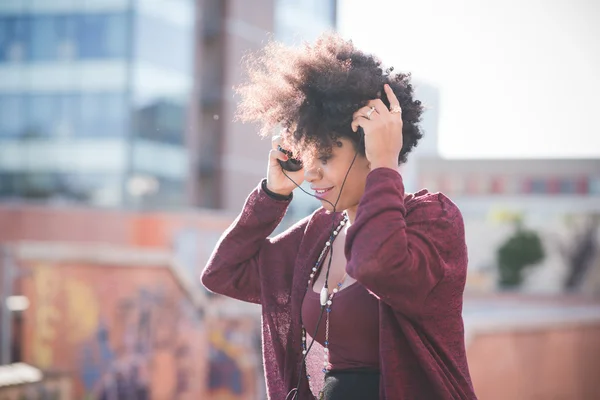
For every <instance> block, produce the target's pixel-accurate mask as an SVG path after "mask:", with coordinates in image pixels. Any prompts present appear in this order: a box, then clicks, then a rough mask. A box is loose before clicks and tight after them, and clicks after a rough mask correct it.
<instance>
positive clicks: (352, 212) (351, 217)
mask: <svg viewBox="0 0 600 400" xmlns="http://www.w3.org/2000/svg"><path fill="white" fill-rule="evenodd" d="M357 208H358V204H357V205H355V206H354V207H350V208H348V209H346V210H345V212H346V214H347V215H348V225H352V224H353V223H354V219H355V218H356V209H357Z"/></svg>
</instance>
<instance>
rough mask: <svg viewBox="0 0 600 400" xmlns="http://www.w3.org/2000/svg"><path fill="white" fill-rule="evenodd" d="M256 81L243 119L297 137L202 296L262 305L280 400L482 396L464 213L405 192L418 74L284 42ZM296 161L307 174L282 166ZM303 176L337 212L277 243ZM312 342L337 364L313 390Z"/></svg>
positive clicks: (340, 47)
mask: <svg viewBox="0 0 600 400" xmlns="http://www.w3.org/2000/svg"><path fill="white" fill-rule="evenodd" d="M248 70H249V76H250V80H249V82H248V83H247V84H246V85H244V86H242V87H241V88H240V90H239V91H240V94H241V96H242V102H241V105H240V117H241V118H242V120H244V121H252V122H259V123H261V124H262V131H261V133H263V134H264V135H268V134H269V133H270V132H271V130H272V128H274V127H276V126H282V127H283V132H282V133H281V136H279V137H276V138H275V139H274V140H273V149H272V150H271V152H270V155H269V164H268V171H267V178H266V179H264V180H263V181H262V182H261V183H260V184H259V185H258V186H257V188H256V189H255V190H254V191H253V192H252V193H251V194H250V196H249V197H248V199H247V200H246V203H245V205H244V208H243V210H242V212H241V214H240V215H239V217H238V218H237V219H236V220H235V222H234V223H233V224H232V226H231V227H230V228H229V229H228V230H227V231H226V232H225V233H224V235H223V236H222V237H221V239H220V241H219V243H218V245H217V247H216V249H215V251H214V253H213V254H212V256H211V258H210V260H209V262H208V264H207V266H206V268H205V270H204V272H203V274H202V283H203V284H204V285H205V286H206V287H207V288H208V289H209V290H211V291H214V292H216V293H220V294H223V295H226V296H230V297H233V298H236V299H240V300H244V301H249V302H253V303H258V304H261V305H262V331H263V356H264V362H265V375H266V382H267V389H268V394H269V398H270V399H277V400H280V399H281V400H283V399H290V398H296V399H313V398H314V397H313V396H316V397H317V398H324V399H328V400H332V399H345V400H351V399H362V400H364V399H385V400H392V399H411V400H412V399H474V398H476V397H475V394H474V392H473V388H472V384H471V379H470V376H469V371H468V367H467V360H466V356H465V348H464V331H463V322H462V316H461V312H462V295H463V290H464V285H465V278H466V269H467V251H466V246H465V238H464V228H463V220H462V216H461V214H460V211H459V210H458V208H457V207H456V206H455V205H454V204H453V203H452V202H451V201H450V200H449V199H448V198H446V197H445V196H444V195H443V194H440V193H435V194H434V193H429V192H427V191H426V190H421V191H419V192H417V193H414V194H406V193H405V192H404V186H403V182H402V177H401V175H400V174H399V173H398V171H397V170H398V165H399V164H400V163H403V162H405V161H406V157H407V154H408V153H409V152H410V151H411V149H412V148H413V147H414V146H416V144H417V142H418V140H419V139H420V138H421V131H420V128H419V126H418V123H419V121H420V116H421V112H422V106H421V103H420V102H419V101H418V100H414V99H413V90H412V86H411V85H410V76H409V75H405V74H394V73H393V72H392V70H385V71H384V70H383V69H382V68H381V63H380V62H379V61H378V60H377V59H376V58H374V57H373V56H371V55H367V54H364V53H362V52H360V51H359V50H357V49H355V48H354V46H353V44H352V43H351V42H347V41H344V40H343V39H342V38H340V37H339V36H337V35H334V34H327V35H324V36H323V37H321V38H320V39H319V40H318V41H317V42H316V43H315V44H314V45H313V46H308V45H307V46H305V47H303V48H287V47H284V46H282V45H279V44H276V43H271V44H269V45H268V46H267V47H266V48H265V50H264V52H262V53H261V54H259V55H257V56H254V57H253V58H250V59H249V63H248ZM280 146H281V147H280ZM282 148H286V149H287V150H289V151H290V152H291V153H290V154H293V155H294V157H296V158H299V159H301V161H302V162H303V169H302V170H300V171H296V172H291V171H285V170H283V169H282V167H281V164H280V161H282V162H283V161H286V160H288V155H287V154H286V153H284V152H282V151H280V150H281V149H282ZM304 179H305V180H306V181H308V182H310V186H311V188H312V189H313V190H314V192H315V195H316V197H318V198H319V199H320V200H321V202H322V205H323V207H322V208H320V209H319V210H317V211H316V212H314V213H313V214H312V215H310V216H309V217H306V218H304V219H303V220H301V221H300V222H298V223H297V224H295V225H294V226H292V227H291V228H289V229H288V230H286V231H285V232H283V233H282V234H280V235H277V236H275V237H273V238H268V235H270V234H271V233H272V231H273V230H274V229H275V227H276V226H277V225H278V223H279V222H280V221H281V219H282V218H283V216H284V214H285V212H286V209H287V207H288V205H289V203H290V201H291V200H292V190H293V189H294V188H295V187H296V186H297V185H298V184H300V183H301V182H302V181H303V180H304ZM312 337H314V338H315V340H316V341H317V342H318V343H319V344H320V345H321V349H322V353H323V355H324V358H322V359H319V360H317V361H318V362H320V363H321V365H322V373H321V376H312V380H310V378H311V377H310V376H307V374H306V372H305V361H306V363H309V364H310V363H312V364H314V361H315V360H314V356H315V354H311V352H314V350H313V347H311V343H312ZM315 348H317V347H315ZM313 375H314V374H313ZM323 378H324V380H322V379H323ZM309 380H310V382H311V384H310V387H313V388H314V390H315V393H314V395H313V393H311V390H310V387H309Z"/></svg>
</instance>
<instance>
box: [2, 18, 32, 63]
mask: <svg viewBox="0 0 600 400" xmlns="http://www.w3.org/2000/svg"><path fill="white" fill-rule="evenodd" d="M27 27H28V20H27V19H26V18H24V17H0V62H8V61H20V60H22V59H23V58H24V48H25V45H26V42H27V37H28V29H27Z"/></svg>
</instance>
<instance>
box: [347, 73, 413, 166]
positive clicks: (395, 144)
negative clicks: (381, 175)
mask: <svg viewBox="0 0 600 400" xmlns="http://www.w3.org/2000/svg"><path fill="white" fill-rule="evenodd" d="M384 90H385V93H386V95H387V98H388V100H389V102H390V109H389V110H388V108H387V107H386V106H385V104H384V103H383V101H381V99H375V100H371V101H369V103H368V104H367V105H366V106H365V107H362V108H360V109H359V110H358V111H356V112H355V113H354V115H353V116H352V130H353V131H354V132H356V131H357V130H358V127H359V126H360V127H362V128H363V131H364V132H365V153H366V156H367V159H368V160H369V162H370V164H371V170H374V169H375V168H380V167H387V168H392V169H397V168H398V156H399V155H400V151H401V150H402V109H401V108H400V102H399V101H398V98H397V97H396V95H395V94H394V92H393V91H392V88H390V86H389V85H388V84H386V85H385V86H384Z"/></svg>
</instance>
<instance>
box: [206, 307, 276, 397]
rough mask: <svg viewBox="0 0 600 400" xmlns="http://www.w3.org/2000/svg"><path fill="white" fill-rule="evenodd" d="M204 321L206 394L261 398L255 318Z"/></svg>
mask: <svg viewBox="0 0 600 400" xmlns="http://www.w3.org/2000/svg"><path fill="white" fill-rule="evenodd" d="M207 323H208V324H209V326H210V334H209V347H210V349H209V362H210V364H209V373H208V397H209V398H212V399H219V400H242V399H263V398H265V397H266V395H265V393H264V378H263V374H262V364H261V353H260V332H259V323H258V319H257V318H253V317H250V316H249V317H247V318H235V319H220V320H214V321H207Z"/></svg>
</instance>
